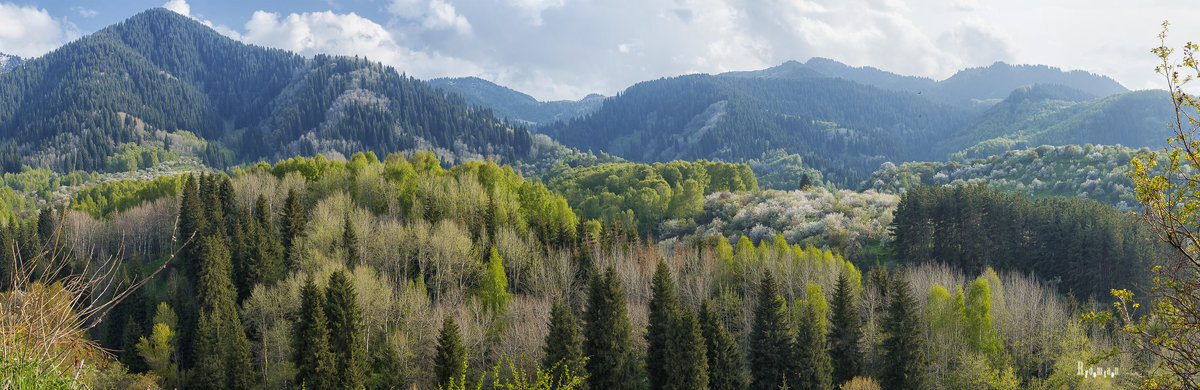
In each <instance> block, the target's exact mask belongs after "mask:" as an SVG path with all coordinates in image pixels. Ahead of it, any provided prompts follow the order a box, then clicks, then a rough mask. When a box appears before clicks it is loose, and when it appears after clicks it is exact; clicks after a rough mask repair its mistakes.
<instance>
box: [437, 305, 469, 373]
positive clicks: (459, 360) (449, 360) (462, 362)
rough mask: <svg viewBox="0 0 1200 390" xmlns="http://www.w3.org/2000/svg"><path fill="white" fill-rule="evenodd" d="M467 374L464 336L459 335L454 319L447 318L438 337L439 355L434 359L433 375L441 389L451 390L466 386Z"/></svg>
mask: <svg viewBox="0 0 1200 390" xmlns="http://www.w3.org/2000/svg"><path fill="white" fill-rule="evenodd" d="M466 372H467V347H465V346H463V344H462V336H461V335H459V333H458V324H455V323H454V318H453V317H450V316H446V319H445V320H443V321H442V333H441V334H439V335H438V344H437V355H435V356H434V357H433V375H434V379H435V380H436V381H437V382H436V384H437V387H438V388H439V389H449V388H451V387H452V386H453V385H455V384H458V385H465V384H464V383H462V382H463V381H464V375H465V374H466Z"/></svg>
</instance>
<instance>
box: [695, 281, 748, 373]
mask: <svg viewBox="0 0 1200 390" xmlns="http://www.w3.org/2000/svg"><path fill="white" fill-rule="evenodd" d="M700 331H701V333H703V335H704V343H705V347H706V348H705V351H706V352H707V354H708V387H709V388H710V389H712V390H740V389H744V388H746V385H747V383H746V367H745V364H744V363H743V362H742V353H741V351H740V350H739V349H738V345H737V341H735V340H734V339H733V335H732V334H730V333H729V330H727V329H725V327H724V326H722V325H721V323H720V322H719V321H718V319H717V316H716V314H715V313H713V312H712V310H711V309H709V307H708V302H705V303H704V305H703V306H701V307H700Z"/></svg>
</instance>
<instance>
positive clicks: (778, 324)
mask: <svg viewBox="0 0 1200 390" xmlns="http://www.w3.org/2000/svg"><path fill="white" fill-rule="evenodd" d="M787 312H788V309H787V303H785V302H784V301H783V297H782V296H780V295H779V290H778V288H777V287H776V286H775V278H774V277H772V276H771V275H770V274H769V273H768V274H767V275H766V276H765V277H763V280H762V283H761V284H759V289H758V304H757V305H756V306H755V308H754V325H753V327H752V328H751V330H750V342H749V349H750V356H749V359H748V360H749V361H748V362H749V364H750V388H752V389H762V390H772V389H778V388H780V387H781V386H784V385H786V376H787V373H789V372H791V369H792V364H791V361H792V351H791V350H792V340H793V339H794V334H795V330H794V329H792V324H791V322H790V321H789V320H788V314H787Z"/></svg>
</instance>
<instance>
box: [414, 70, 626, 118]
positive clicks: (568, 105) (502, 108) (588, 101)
mask: <svg viewBox="0 0 1200 390" xmlns="http://www.w3.org/2000/svg"><path fill="white" fill-rule="evenodd" d="M428 82H429V85H432V86H434V87H436V88H440V89H442V90H444V91H446V92H451V93H455V94H458V95H459V96H462V97H463V99H465V100H466V101H467V103H468V104H471V105H473V106H479V107H486V108H490V109H492V112H493V113H494V114H495V115H496V116H497V117H500V118H506V119H508V120H509V121H512V122H514V123H521V124H524V125H528V126H537V125H540V124H547V123H553V122H555V121H560V120H568V119H571V118H575V117H579V116H583V115H586V114H589V113H591V112H593V111H596V109H597V108H600V104H601V103H602V102H604V96H601V95H597V94H591V95H588V96H585V97H584V98H583V99H579V100H575V101H571V100H557V101H548V102H542V101H538V100H537V99H534V98H533V97H532V96H529V95H526V94H524V93H521V92H518V91H515V90H512V89H510V88H508V87H504V86H500V85H497V84H495V83H492V82H490V81H487V80H484V79H481V78H478V77H461V78H438V79H432V80H429V81H428Z"/></svg>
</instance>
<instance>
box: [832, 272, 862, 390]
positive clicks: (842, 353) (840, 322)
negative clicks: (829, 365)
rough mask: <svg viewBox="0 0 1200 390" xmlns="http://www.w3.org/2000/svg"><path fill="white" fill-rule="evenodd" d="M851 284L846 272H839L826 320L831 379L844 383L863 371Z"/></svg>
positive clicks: (859, 334) (859, 329)
mask: <svg viewBox="0 0 1200 390" xmlns="http://www.w3.org/2000/svg"><path fill="white" fill-rule="evenodd" d="M855 306H856V305H855V302H854V291H853V286H851V285H850V279H849V278H848V277H847V276H846V274H845V273H841V274H839V275H838V283H837V287H836V288H835V289H834V290H833V307H832V308H831V309H832V316H833V318H832V322H830V324H829V345H830V348H829V357H830V359H832V361H833V383H834V384H835V385H837V384H841V383H846V381H849V380H850V379H852V378H854V377H855V376H857V375H858V374H859V373H860V372H861V371H862V351H861V350H859V347H858V340H859V339H861V338H862V328H861V326H860V325H859V321H858V311H857V309H856V307H855Z"/></svg>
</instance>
